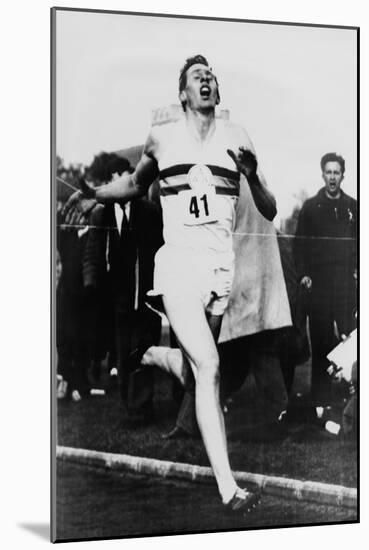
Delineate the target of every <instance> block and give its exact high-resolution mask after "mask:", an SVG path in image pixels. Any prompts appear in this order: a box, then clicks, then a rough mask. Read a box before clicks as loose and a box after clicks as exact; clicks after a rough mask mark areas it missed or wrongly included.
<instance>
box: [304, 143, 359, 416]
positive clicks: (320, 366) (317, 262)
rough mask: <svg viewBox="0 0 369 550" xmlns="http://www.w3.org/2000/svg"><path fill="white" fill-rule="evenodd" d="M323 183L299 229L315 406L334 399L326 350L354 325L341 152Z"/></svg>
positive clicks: (326, 159) (326, 164)
mask: <svg viewBox="0 0 369 550" xmlns="http://www.w3.org/2000/svg"><path fill="white" fill-rule="evenodd" d="M320 165H321V169H322V176H323V180H324V184H325V185H324V187H323V188H322V189H320V190H319V191H318V193H317V194H316V195H315V196H314V197H312V198H310V199H308V200H307V201H306V202H305V203H304V205H303V207H302V209H301V212H300V215H299V220H298V225H297V231H296V243H295V252H296V263H297V267H298V271H299V277H300V282H301V285H302V287H303V288H304V289H305V290H306V291H307V292H309V294H310V312H309V323H310V337H311V348H312V382H311V394H312V399H313V402H314V404H315V405H327V404H329V403H331V401H332V385H331V379H330V377H329V375H328V373H327V368H328V366H329V363H328V360H327V354H328V353H329V351H330V350H331V349H333V347H334V346H335V345H336V344H337V343H338V341H339V340H340V339H341V338H342V335H343V334H345V335H347V334H348V333H349V332H350V331H351V330H353V328H355V317H354V310H355V305H356V286H355V278H356V220H357V218H356V200H355V199H353V198H352V197H350V196H348V195H346V194H345V193H344V192H343V191H342V189H341V183H342V180H343V178H344V174H345V161H344V159H343V158H342V157H341V156H339V155H337V154H336V153H327V154H326V155H324V156H323V157H322V159H321V164H320Z"/></svg>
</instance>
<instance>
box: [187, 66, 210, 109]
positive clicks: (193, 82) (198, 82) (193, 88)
mask: <svg viewBox="0 0 369 550" xmlns="http://www.w3.org/2000/svg"><path fill="white" fill-rule="evenodd" d="M218 97H219V96H218V85H217V83H216V80H215V76H214V75H213V73H212V72H211V70H210V69H209V67H207V66H206V65H202V64H201V63H196V64H195V65H192V67H190V68H189V69H188V71H187V74H186V87H185V89H184V90H182V92H181V93H180V99H181V101H185V102H186V107H187V108H189V109H191V110H193V111H203V110H213V109H214V108H215V106H216V105H217V104H218V103H219V101H218Z"/></svg>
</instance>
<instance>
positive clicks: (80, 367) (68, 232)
mask: <svg viewBox="0 0 369 550" xmlns="http://www.w3.org/2000/svg"><path fill="white" fill-rule="evenodd" d="M87 239H88V227H87V226H86V227H79V228H77V227H63V226H60V225H59V227H58V232H57V241H58V243H57V246H58V250H59V253H60V262H61V266H62V269H61V274H60V277H59V281H58V285H57V291H56V292H57V296H56V297H57V308H56V309H57V311H56V315H57V326H56V331H57V350H58V374H59V375H60V376H61V377H62V380H60V383H59V385H58V397H59V398H64V397H67V396H68V397H71V398H72V400H73V401H79V400H80V399H82V397H84V396H87V395H89V384H88V378H87V373H88V370H89V368H90V364H91V359H92V351H91V350H92V349H93V343H94V340H93V334H94V330H93V327H94V323H95V319H96V318H95V315H94V302H93V298H92V297H91V294H90V289H89V288H88V287H86V286H85V284H84V280H83V267H82V266H83V261H84V252H85V247H86V243H87ZM59 271H60V268H59Z"/></svg>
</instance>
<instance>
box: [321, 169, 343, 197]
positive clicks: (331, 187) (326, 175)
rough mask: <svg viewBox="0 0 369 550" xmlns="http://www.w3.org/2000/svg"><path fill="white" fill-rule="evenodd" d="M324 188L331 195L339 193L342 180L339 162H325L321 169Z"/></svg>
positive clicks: (335, 195) (334, 195)
mask: <svg viewBox="0 0 369 550" xmlns="http://www.w3.org/2000/svg"><path fill="white" fill-rule="evenodd" d="M323 180H324V183H325V190H326V192H327V194H328V195H330V196H331V197H337V195H339V193H340V188H341V182H342V180H343V174H342V168H341V165H340V163H339V162H336V161H333V162H327V163H326V165H325V166H324V170H323Z"/></svg>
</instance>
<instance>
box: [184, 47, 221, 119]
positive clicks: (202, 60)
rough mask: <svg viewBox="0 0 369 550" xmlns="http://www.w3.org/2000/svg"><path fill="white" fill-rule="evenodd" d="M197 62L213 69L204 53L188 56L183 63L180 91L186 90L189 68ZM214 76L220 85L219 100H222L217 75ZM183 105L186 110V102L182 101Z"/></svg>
mask: <svg viewBox="0 0 369 550" xmlns="http://www.w3.org/2000/svg"><path fill="white" fill-rule="evenodd" d="M197 63H200V64H201V65H205V66H206V67H209V69H210V70H212V69H211V67H210V65H209V62H208V60H207V59H206V57H204V56H203V55H201V54H197V55H194V56H192V57H188V58H187V59H186V61H185V64H184V65H183V67H182V69H181V71H180V73H179V93H181V92H182V90H184V89H185V87H186V83H187V71H188V69H189V68H190V67H192V65H196V64H197ZM214 78H215V82H216V84H217V87H218V101H220V94H219V84H218V79H217V77H216V76H215V75H214ZM181 105H182V108H183V110H184V111H185V110H186V102H185V101H181Z"/></svg>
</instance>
